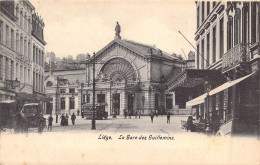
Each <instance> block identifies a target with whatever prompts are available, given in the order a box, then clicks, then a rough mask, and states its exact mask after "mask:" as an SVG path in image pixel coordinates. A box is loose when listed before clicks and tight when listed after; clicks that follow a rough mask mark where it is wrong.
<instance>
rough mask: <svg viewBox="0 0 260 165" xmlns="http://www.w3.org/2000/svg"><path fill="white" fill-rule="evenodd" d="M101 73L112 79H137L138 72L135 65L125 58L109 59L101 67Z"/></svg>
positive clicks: (120, 80)
mask: <svg viewBox="0 0 260 165" xmlns="http://www.w3.org/2000/svg"><path fill="white" fill-rule="evenodd" d="M101 73H102V74H103V75H106V76H107V78H109V79H111V80H112V81H118V82H122V81H124V80H127V81H135V80H136V72H135V69H134V68H133V66H132V65H131V64H130V63H129V62H128V61H126V60H125V59H123V58H113V59H111V60H109V61H108V62H107V63H106V64H105V65H104V66H103V67H102V69H101Z"/></svg>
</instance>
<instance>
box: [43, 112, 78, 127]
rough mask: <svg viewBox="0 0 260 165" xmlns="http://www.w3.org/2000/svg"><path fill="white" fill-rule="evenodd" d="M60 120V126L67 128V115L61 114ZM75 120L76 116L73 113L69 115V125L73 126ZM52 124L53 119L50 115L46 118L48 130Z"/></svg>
mask: <svg viewBox="0 0 260 165" xmlns="http://www.w3.org/2000/svg"><path fill="white" fill-rule="evenodd" d="M60 118H61V122H60V125H61V126H68V125H69V116H68V114H66V115H65V116H64V114H62V115H61V117H60ZM75 120H76V115H75V114H74V113H73V114H72V115H71V123H72V124H73V125H75ZM52 122H53V117H52V115H51V114H50V116H49V117H48V130H52Z"/></svg>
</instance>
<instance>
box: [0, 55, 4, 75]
mask: <svg viewBox="0 0 260 165" xmlns="http://www.w3.org/2000/svg"><path fill="white" fill-rule="evenodd" d="M2 62H3V56H1V55H0V80H3V70H4V69H3V64H2Z"/></svg>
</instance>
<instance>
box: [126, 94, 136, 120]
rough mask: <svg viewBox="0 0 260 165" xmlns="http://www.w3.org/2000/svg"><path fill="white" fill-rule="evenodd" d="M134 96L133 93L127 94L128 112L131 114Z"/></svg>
mask: <svg viewBox="0 0 260 165" xmlns="http://www.w3.org/2000/svg"><path fill="white" fill-rule="evenodd" d="M134 98H135V94H128V104H127V105H128V114H130V115H133V113H134Z"/></svg>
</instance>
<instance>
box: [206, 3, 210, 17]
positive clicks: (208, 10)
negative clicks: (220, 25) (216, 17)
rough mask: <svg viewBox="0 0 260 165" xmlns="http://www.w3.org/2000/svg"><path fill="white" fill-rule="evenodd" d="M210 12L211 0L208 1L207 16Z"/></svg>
mask: <svg viewBox="0 0 260 165" xmlns="http://www.w3.org/2000/svg"><path fill="white" fill-rule="evenodd" d="M209 12H210V1H207V16H208V15H209Z"/></svg>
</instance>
